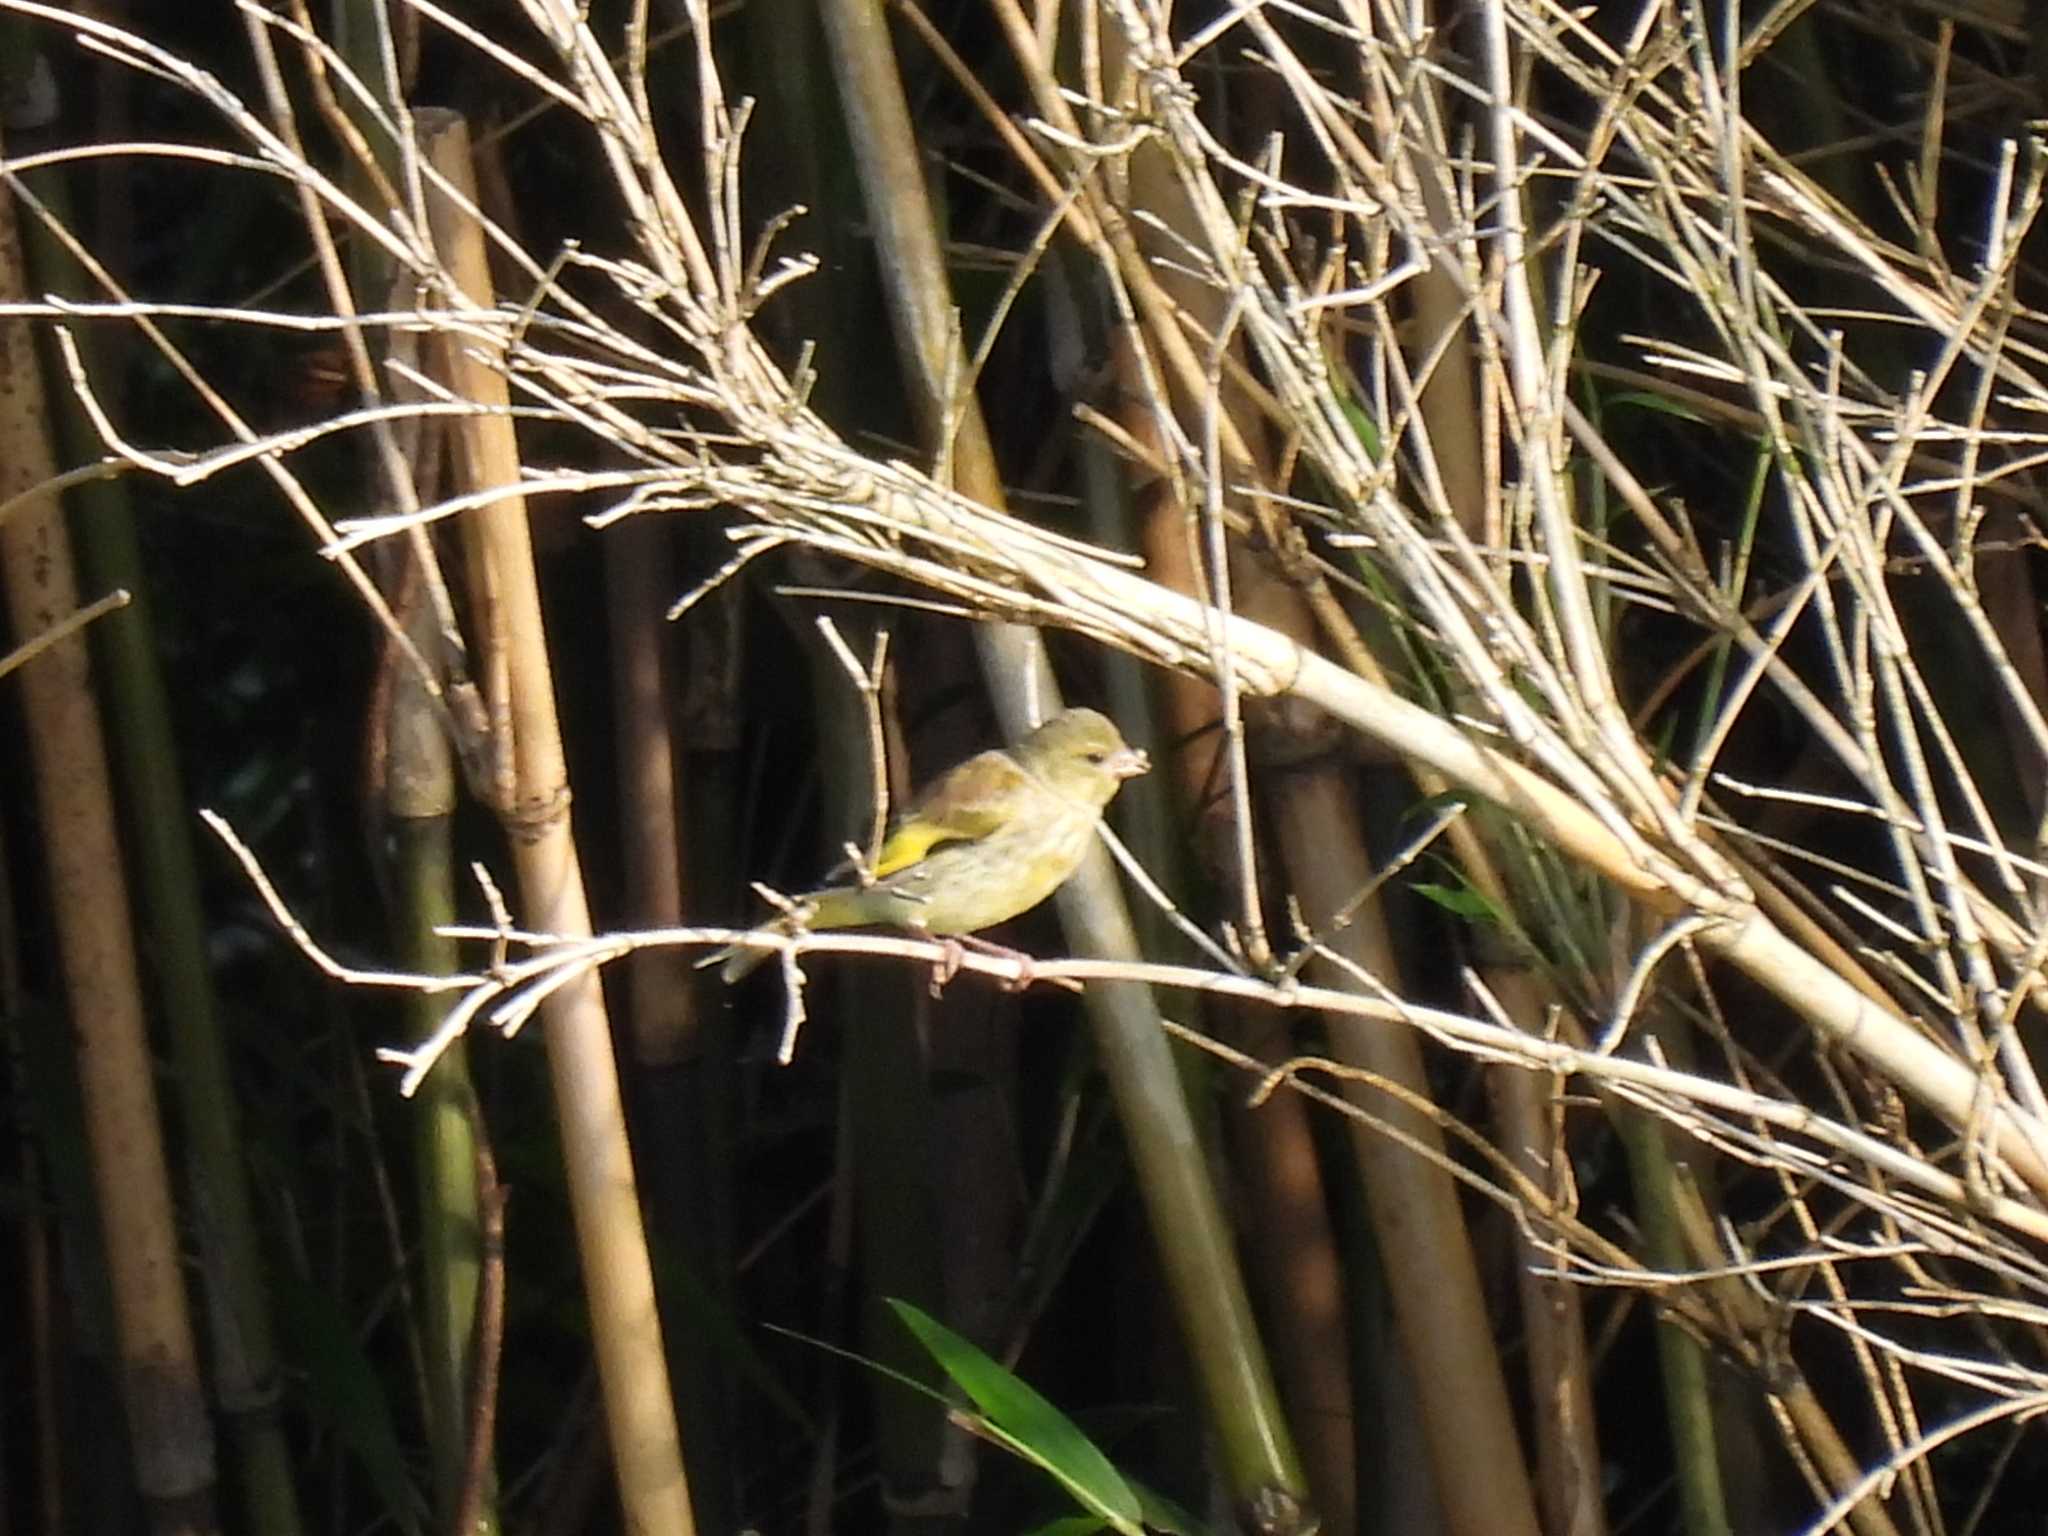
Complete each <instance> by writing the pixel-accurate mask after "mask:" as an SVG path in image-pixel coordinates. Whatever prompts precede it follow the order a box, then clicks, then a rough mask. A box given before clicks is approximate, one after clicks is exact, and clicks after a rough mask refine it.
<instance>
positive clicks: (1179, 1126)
mask: <svg viewBox="0 0 2048 1536" xmlns="http://www.w3.org/2000/svg"><path fill="white" fill-rule="evenodd" d="M823 14H824V17H825V22H826V29H827V34H828V36H829V37H830V38H831V42H832V49H831V52H832V60H833V68H834V70H835V71H836V72H837V73H838V75H839V82H840V95H841V98H842V100H843V101H844V102H845V103H846V109H847V112H848V115H849V122H850V125H851V130H852V133H851V136H852V139H853V143H854V151H855V158H856V162H857V163H858V165H859V167H860V173H861V178H862V186H863V189H864V191H865V193H866V198H867V205H868V210H869V216H870V217H871V218H872V219H873V220H874V221H875V225H876V233H877V239H878V241H879V242H880V245H881V248H882V251H883V253H884V261H883V269H884V271H885V273H886V274H887V279H888V297H889V305H890V314H891V318H892V320H893V321H894V323H895V328H896V335H897V351H898V354H899V356H900V358H901V359H902V362H903V365H904V368H905V370H906V372H907V373H908V374H909V375H910V376H911V378H912V379H913V381H914V388H913V390H912V396H913V406H914V408H915V411H916V414H917V416H918V419H919V422H920V425H921V428H922V430H923V432H924V434H925V438H926V441H927V443H928V444H929V445H930V446H931V447H932V448H933V449H934V450H935V451H936V452H937V453H938V455H939V458H940V462H941V463H942V464H951V465H952V466H953V467H954V472H955V476H956V479H957V483H958V484H959V485H960V486H961V487H962V489H963V490H965V491H966V492H967V493H968V494H969V495H972V496H973V497H975V498H976V499H977V500H978V501H980V502H982V503H983V504H984V505H987V506H990V507H1000V506H1001V505H1002V504H1003V500H1004V497H1003V489H1002V480H1001V476H1000V474H999V472H998V471H997V468H996V462H995V454H994V450H993V448H992V446H991V445H990V442H989V438H988V431H987V427H986V425H985V423H984V421H983V419H982V416H981V412H980V410H979V408H978V407H977V405H976V403H975V401H974V399H973V397H972V395H971V393H963V394H962V395H961V396H959V397H958V398H956V397H955V395H954V388H955V386H954V383H953V381H954V380H955V379H956V378H957V377H958V375H959V360H960V352H959V344H958V340H957V337H956V336H955V334H954V329H955V328H954V326H953V325H952V323H951V322H950V319H949V315H950V310H949V308H948V305H947V300H946V296H947V294H948V293H949V292H950V285H949V283H948V281H947V277H946V272H945V265H944V262H943V261H942V260H941V258H940V254H939V246H938V239H937V236H936V233H935V232H934V230H933V228H932V222H931V209H930V205H929V203H928V202H927V200H926V195H925V189H924V177H923V172H922V169H921V167H920V164H919V160H918V156H917V153H916V150H915V145H914V141H913V136H912V133H911V128H910V117H909V109H908V107H907V105H906V103H905V102H904V99H903V87H902V82H901V80H900V78H899V77H898V76H897V73H896V64H895V57H894V54H893V52H892V50H891V48H890V45H889V41H888V32H887V28H886V25H885V23H884V21H883V17H882V11H881V7H880V5H879V4H878V3H876V0H832V3H830V4H828V5H827V6H826V7H825V8H824V12H823ZM975 643H976V647H977V649H978V650H979V652H980V654H981V658H982V670H983V673H984V675H985V677H986V679H987V681H988V685H989V691H990V693H991V695H992V696H993V697H994V699H995V703H996V712H997V714H998V716H999V717H1000V718H1001V719H1002V722H1003V726H1004V730H1005V732H1006V733H1007V734H1009V735H1010V736H1011V737H1013V738H1014V737H1017V736H1021V735H1023V734H1024V732H1025V731H1027V730H1028V729H1029V728H1030V727H1031V726H1032V725H1033V724H1035V723H1036V722H1037V721H1038V720H1039V719H1042V718H1043V717H1044V716H1045V715H1047V714H1050V713H1051V712H1053V711H1054V710H1056V709H1058V708H1059V707H1060V700H1059V690H1058V686H1057V684H1056V683H1055V682H1054V680H1053V677H1052V669H1051V666H1050V664H1049V663H1048V662H1047V660H1046V656H1045V647H1044V643H1043V641H1042V640H1041V639H1040V637H1039V636H1038V634H1037V633H1036V632H1035V631H1033V630H1030V629H1028V628H1025V627H1023V626H1020V625H1015V624H984V625H982V626H980V628H979V629H977V631H976V634H975ZM1056 901H1057V903H1058V906H1059V913H1060V921H1061V925H1062V926H1063V927H1064V928H1065V930H1066V933H1067V937H1068V941H1069V943H1070V944H1071V945H1072V946H1073V947H1074V949H1075V950H1076V951H1077V952H1078V953H1082V954H1088V955H1096V956H1102V957H1122V958H1128V957H1131V956H1134V955H1135V954H1136V953H1137V952H1138V946H1137V937H1136V934H1135V932H1134V931H1133V929H1132V927H1131V920H1130V914H1129V911H1128V909H1127V908H1126V906H1125V904H1124V900H1123V893H1122V889H1121V887H1120V885H1119V883H1118V879H1117V875H1116V871H1115V868H1114V866H1113V865H1112V863H1111V861H1110V858H1109V855H1108V854H1107V853H1106V852H1105V851H1104V850H1103V849H1102V848H1101V847H1099V846H1098V847H1096V848H1095V849H1093V850H1092V851H1091V852H1090V854H1089V856H1088V858H1087V859H1086V860H1084V861H1083V863H1082V865H1081V868H1080V869H1079V870H1078V871H1077V872H1076V874H1075V875H1074V877H1073V878H1072V879H1070V880H1069V881H1068V882H1067V883H1066V884H1065V885H1064V886H1062V887H1061V888H1060V891H1059V893H1058V895H1057V897H1056ZM1085 996H1086V1002H1087V1007H1088V1016H1089V1020H1090V1023H1091V1024H1092V1026H1093V1028H1094V1031H1095V1039H1096V1048H1097V1052H1098V1055H1099V1057H1100V1059H1101V1061H1102V1065H1103V1070H1104V1072H1105V1073H1106V1074H1107V1076H1108V1079H1109V1083H1110V1090H1111V1093H1112V1095H1113V1096H1114V1097H1115V1099H1116V1103H1117V1108H1118V1112H1119V1114H1120V1115H1121V1117H1122V1119H1123V1123H1124V1127H1125V1133H1126V1135H1127V1136H1128V1137H1129V1140H1130V1147H1131V1156H1132V1161H1133V1164H1134V1166H1135V1168H1136V1170H1137V1174H1138V1184H1139V1188H1140V1190H1141V1192H1142V1193H1143V1196H1144V1199H1145V1204H1146V1210H1147V1213H1148V1215H1149V1217H1150V1219H1151V1226H1152V1232H1153V1236H1154V1240H1155V1241H1156V1242H1157V1243H1158V1245H1159V1249H1160V1257H1161V1261H1162V1264H1163V1265H1164V1268H1165V1271H1166V1276H1167V1286H1168V1294H1169V1296H1170V1297H1171V1299H1172V1302H1173V1306H1174V1309H1175V1314H1176V1316H1177V1318H1178V1319H1179V1322H1180V1325H1181V1329H1182V1331H1183V1334H1184V1336H1185V1338H1186V1340H1187V1345H1188V1351H1189V1355H1190V1357H1191V1358H1192V1360H1193V1362H1194V1367H1195V1373H1196V1377H1197V1380H1198V1381H1199V1382H1200V1385H1201V1390H1202V1395H1203V1399H1204V1403H1205V1406H1206V1408H1207V1410H1208V1414H1209V1420H1210V1423H1211V1425H1212V1426H1213V1427H1214V1429H1215V1431H1216V1433H1217V1436H1218V1439H1219V1441H1220V1444H1221V1449H1222V1459H1223V1463H1224V1467H1225V1470H1226V1477H1227V1480H1228V1483H1229V1487H1230V1490H1231V1492H1232V1494H1233V1496H1234V1497H1235V1499H1236V1500H1237V1501H1238V1502H1239V1503H1240V1505H1241V1506H1243V1507H1246V1508H1257V1509H1259V1510H1261V1511H1262V1518H1263V1520H1264V1521H1265V1523H1266V1524H1267V1526H1268V1528H1269V1529H1272V1530H1275V1531H1285V1530H1289V1529H1306V1528H1308V1527H1309V1526H1311V1525H1312V1524H1313V1523H1314V1516H1313V1514H1312V1513H1311V1512H1310V1511H1309V1509H1308V1503H1307V1488H1306V1484H1305V1482H1304V1479H1303V1477H1302V1472H1301V1465H1300V1461H1299V1458H1298V1457H1297V1455H1296V1453H1295V1450H1294V1444H1293V1436H1292V1434H1291V1433H1290V1431H1289V1429H1288V1426H1287V1424H1286V1421H1285V1419H1284V1417H1283V1416H1282V1414H1281V1411H1280V1404H1279V1394H1278V1392H1277V1390H1276V1388H1275V1386H1274V1383H1273V1376H1272V1368H1271V1366H1270V1364H1269V1363H1268V1361H1267V1358H1266V1354H1265V1349H1264V1346H1263V1344H1262V1342H1261V1341H1260V1338H1259V1335H1258V1330H1257V1328H1256V1326H1255V1325H1254V1323H1253V1320H1252V1315H1251V1303H1250V1299H1249V1297H1248V1296H1247V1294H1246V1291H1245V1286H1244V1278H1243V1274H1242V1272H1241V1270H1240V1269H1239V1267H1238V1263H1237V1256H1236V1253H1235V1251H1234V1248H1233V1241H1232V1236H1231V1233H1230V1229H1229V1226H1228V1223H1227V1222H1226V1221H1225V1220H1224V1217H1223V1211H1222V1207H1221V1204H1220V1203H1219V1201H1218V1199H1217V1195H1216V1191H1215V1188H1214V1186H1213V1185H1212V1184H1211V1183H1210V1181H1209V1178H1208V1173H1207V1165H1206V1162H1205V1160H1204V1157H1203V1153H1202V1149H1201V1142H1200V1138H1199V1137H1198V1136H1197V1135H1196V1132H1195V1125H1194V1119H1193V1116H1192V1115H1191V1114H1190V1112H1189V1109H1188V1105H1187V1100H1186V1098H1185V1096H1184V1095H1183V1093H1182V1090H1181V1086H1180V1081H1179V1076H1178V1074H1177V1072H1176V1071H1175V1068H1174V1062H1173V1053H1172V1050H1171V1048H1170V1047H1169V1045H1168V1044H1167V1041H1166V1037H1165V1035H1164V1033H1163V1031H1162V1030H1161V1028H1160V1024H1159V1011H1158V1006H1157V1004H1156V1002H1155V1001H1154V999H1153V996H1152V993H1151V990H1150V989H1149V988H1148V987H1145V986H1144V985H1142V984H1140V983H1133V982H1120V983H1112V984H1108V985H1104V986H1099V987H1090V988H1089V989H1088V991H1087V993H1086V994H1085Z"/></svg>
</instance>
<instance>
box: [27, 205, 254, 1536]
mask: <svg viewBox="0 0 2048 1536" xmlns="http://www.w3.org/2000/svg"><path fill="white" fill-rule="evenodd" d="M27 293H28V285H27V282H26V281H25V275H24V271H23V266H22V249H21V243H20V239H19V237H18V234H17V231H16V225H15V206H14V197H13V193H12V192H11V191H6V190H0V301H20V300H22V299H24V298H26V297H27ZM0 400H4V401H6V402H8V404H7V408H6V409H5V411H4V412H0V501H5V500H8V499H11V498H13V497H15V496H17V495H23V494H26V493H29V492H31V491H32V489H33V488H34V487H36V486H38V485H41V484H43V483H44V482H46V481H48V480H49V479H50V478H51V477H52V476H53V475H54V474H55V472H56V465H55V462H54V457H53V455H52V452H51V447H50V442H49V438H48V432H47V424H46V417H45V410H44V402H43V391H42V381H41V379H40V378H39V377H38V374H37V370H36V366H35V348H34V345H33V342H32V339H31V336H30V332H29V328H28V326H27V324H26V323H25V322H23V321H21V320H13V319H0ZM0 566H4V568H5V569H4V576H5V584H6V592H7V606H8V613H9V617H10V619H11V621H12V622H13V625H14V627H15V630H16V632H17V633H18V634H20V635H24V636H27V635H34V634H37V633H39V632H41V631H43V630H45V629H47V628H49V627H50V626H52V625H53V624H55V623H57V622H59V621H60V620H62V619H64V618H65V617H67V616H68V615H69V614H71V613H72V612H73V611H74V610H75V609H76V608H77V607H78V586H77V578H76V576H75V574H74V571H73V566H72V557H71V544H70V536H69V534H68V532H67V531H66V529H65V526H64V516H63V510H62V508H61V507H60V505H59V504H58V501H57V499H56V497H55V496H54V495H50V494H40V495H33V496H31V497H30V499H28V500H27V501H26V502H25V503H23V504H22V505H21V506H20V508H19V510H17V511H16V512H15V514H14V515H13V516H11V517H9V518H8V519H7V520H6V521H5V522H4V523H0ZM18 676H19V680H20V687H21V693H22V700H23V705H24V708H25V711H26V715H27V720H28V746H29V755H30V757H31V760H32V761H33V763H34V765H35V775H36V803H37V812H38V815H39V817H40V819H41V821H42V824H43V827H44V829H45V834H46V836H45V845H46V848H47V850H48V853H47V856H48V860H49V878H50V886H51V900H52V905H53V908H54V910H55V912H56V919H57V922H56V926H57V942H58V950H59V958H60V960H61V963H62V968H63V975H64V982H65V989H66V992H67V994H68V1000H69V1005H70V1012H71V1018H72V1021H73V1027H74V1029H75V1030H76V1034H77V1061H78V1074H79V1084H80V1088H81V1090H82V1092H83V1095H84V1099H85V1105H86V1119H87V1134H88V1139H89V1144H90V1149H91V1153H92V1168H93V1181H94V1188H95V1190H96V1191H97V1194H98V1199H99V1210H100V1221H101V1225H102V1227H103V1229H104V1232H105V1238H106V1256H107V1267H108V1270H109V1274H110V1278H111V1281H112V1286H113V1294H114V1326H115V1335H116V1341H117V1344H118V1347H119V1350H120V1356H121V1384H122V1398H123V1402H124V1405H125V1407H126V1410H127V1418H128V1429H129V1436H130V1440H131V1443H132V1447H133V1453H134V1458H135V1476H136V1481H137V1484H138V1486H139V1487H140V1489H141V1492H142V1495H143V1498H144V1500H145V1502H146V1504H147V1506H148V1509H149V1516H150V1522H151V1526H152V1528H153V1529H154V1530H155V1531H156V1532H158V1533H159V1536H184V1533H197V1532H205V1531H210V1530H212V1529H213V1528H214V1525H215V1521H214V1512H213V1489H214V1449H213V1426H212V1423H211V1422H210V1420H209V1418H208V1414H207V1407H206V1397H205V1391H204V1388H203V1386H202V1384H201V1379H200V1372H199V1360H198V1353H197V1347H196V1345H195V1342H194V1339H193V1333H192V1322H191V1316H190V1313H189V1311H188V1308H187V1303H186V1295H185V1280H184V1273H183V1270H182V1269H181V1267H180V1264H179V1260H178V1236H177V1227H176V1219H175V1215H174V1212H173V1207H172V1203H171V1185H170V1174H169V1170H168V1168H167V1166H166V1163H165V1158H164V1148H163V1141H162V1121H161V1119H160V1117H159V1114H158V1109H157V1099H156V1085H155V1081H154V1077H153V1069H152V1065H151V1062H150V1054H149V1040H148V1036H147V1032H146V1030H145V1027H144V1023H143V1006H142V991H141V978H140V976H139V975H138V973H137V969H136V959H135V944H134V936H133V934H132V933H131V931H130V928H129V919H128V891H127V886H126V882H125V879H124V875H123V863H122V859H121V850H120V842H119V839H118V837H117V836H116V834H115V829H114V820H115V818H114V809H113V789H112V785H111V784H110V782H109V780H108V774H107V757H106V747H105V743H104V739H103V736H102V732H101V727H100V718H99V706H98V701H97V699H96V696H95V694H94V692H93V682H92V675H91V669H90V665H89V662H88V660H87V655H86V644H85V640H84V638H83V637H82V636H79V635H72V636H70V637H69V638H67V639H65V640H62V641H59V642H58V643H57V644H56V645H53V646H51V647H50V648H49V649H48V650H46V651H45V652H44V653H43V654H42V655H40V656H38V657H37V658H36V659H35V660H34V661H32V662H30V663H29V664H28V665H27V666H24V667H23V668H21V670H20V672H19V674H18Z"/></svg>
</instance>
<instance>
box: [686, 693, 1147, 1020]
mask: <svg viewBox="0 0 2048 1536" xmlns="http://www.w3.org/2000/svg"><path fill="white" fill-rule="evenodd" d="M1149 766H1150V764H1149V763H1148V762H1147V760H1146V757H1145V754H1144V753H1143V752H1140V751H1138V750H1136V749H1135V748H1132V747H1128V746H1126V745H1125V744H1124V739H1123V737H1122V736H1121V735H1119V734H1118V732H1117V728H1116V726H1115V725H1113V724H1111V722H1110V721H1109V719H1108V718H1107V717H1106V716H1103V715H1100V714H1097V713H1096V712H1095V711H1094V710H1092V709H1069V710H1063V711H1061V712H1060V713H1059V714H1057V715H1054V716H1053V717H1052V718H1051V719H1050V720H1048V721H1046V722H1045V724H1043V725H1041V726H1039V727H1038V729H1037V730H1035V731H1033V732H1032V733H1031V734H1030V735H1028V736H1026V737H1025V738H1024V739H1023V740H1022V741H1020V742H1018V743H1017V745H1016V746H1014V747H1012V748H1010V749H1009V750H1008V751H1007V752H1005V751H990V752H983V753H980V754H978V755H977V756H974V757H970V758H969V759H967V761H966V762H964V763H961V764H958V765H957V766H956V767H954V768H952V769H950V770H949V771H947V772H946V773H944V774H942V775H940V776H939V778H937V779H936V780H934V781H933V782H932V783H931V784H930V785H928V786H926V788H925V790H924V792H923V793H922V794H920V795H918V796H917V798H916V799H914V800H913V801H912V802H911V804H910V806H909V808H908V809H907V810H905V811H904V812H903V814H902V815H901V816H900V817H898V818H897V820H896V822H895V823H894V825H893V826H891V828H890V829H889V836H888V838H887V839H886V840H885V841H884V842H883V844H882V850H881V854H880V856H879V857H878V858H877V859H876V860H875V867H874V870H873V872H872V873H873V875H874V882H873V883H872V884H870V885H865V886H863V885H831V886H826V887H825V888H824V889H822V890H817V891H812V892H810V893H809V894H808V895H805V896H802V897H800V898H798V908H799V911H800V913H801V914H802V916H801V921H802V925H803V926H804V927H805V928H807V929H814V928H865V927H868V926H870V925H885V926H889V927H896V928H908V929H911V930H913V931H916V932H919V933H932V934H941V935H954V934H963V933H978V932H980V931H981V930H982V929H984V928H993V927H994V926H995V925H996V924H997V923H1001V922H1007V921H1008V920H1009V919H1011V918H1013V917H1015V916H1017V915H1018V914H1019V913H1020V912H1027V911H1029V910H1030V909H1031V908H1033V907H1035V906H1037V905H1038V904H1039V903H1040V902H1041V901H1043V900H1045V898H1046V897H1048V896H1050V895H1051V894H1052V893H1053V892H1054V891H1055V890H1057V889H1058V888H1059V887H1060V886H1061V885H1062V884H1063V883H1064V882H1065V881H1066V878H1067V877H1068V876H1069V875H1071V874H1072V873H1073V872H1074V871H1075V869H1077V868H1078V867H1079V866H1080V863H1081V859H1082V857H1083V855H1085V854H1086V853H1087V852H1088V844H1089V843H1090V841H1091V840H1092V839H1093V838H1094V836H1095V827H1096V824H1097V823H1098V822H1099V821H1101V820H1102V812H1103V808H1104V807H1106V806H1107V805H1108V804H1109V802H1110V800H1111V799H1112V798H1114V796H1115V795H1116V792H1117V788H1118V786H1119V785H1121V784H1122V783H1123V781H1124V780H1125V779H1128V778H1131V777H1132V776H1134V775H1136V774H1140V773H1143V772H1144V771H1145V770H1146V769H1147V768H1148V767H1149ZM767 931H769V932H775V933H788V932H791V931H792V924H791V921H790V920H789V919H788V918H778V919H777V920H776V921H775V922H773V923H770V924H768V925H767ZM771 953H773V951H771V950H766V949H733V950H730V951H728V952H726V954H725V957H724V958H725V967H724V969H723V970H722V971H721V972H720V974H721V975H722V976H723V977H724V978H725V979H726V980H727V981H737V980H738V979H739V978H740V977H742V976H744V975H746V974H747V973H748V972H749V971H751V970H753V969H754V967H755V966H757V965H759V964H760V963H761V962H762V961H763V960H765V959H766V958H767V957H768V956H769V955H770V954H771Z"/></svg>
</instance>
